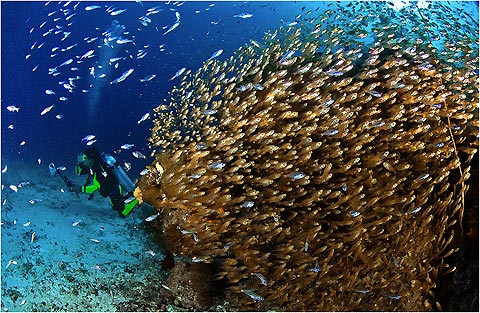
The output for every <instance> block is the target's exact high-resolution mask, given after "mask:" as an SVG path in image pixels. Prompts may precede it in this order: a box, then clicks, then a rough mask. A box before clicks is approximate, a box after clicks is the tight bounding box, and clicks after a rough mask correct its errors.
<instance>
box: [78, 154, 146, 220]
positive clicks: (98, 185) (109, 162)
mask: <svg viewBox="0 0 480 313" xmlns="http://www.w3.org/2000/svg"><path fill="white" fill-rule="evenodd" d="M75 173H76V174H77V175H84V174H88V178H87V183H86V184H85V185H83V186H77V185H72V186H69V187H70V189H71V190H72V191H73V192H75V193H78V192H84V193H88V194H90V197H89V199H91V197H92V196H93V192H94V191H97V190H99V191H100V194H101V195H102V196H103V197H104V198H106V197H109V198H110V204H111V205H112V208H113V209H114V210H115V211H117V212H118V213H119V214H120V216H122V217H126V216H127V215H128V214H129V213H130V212H131V211H132V209H133V208H134V207H135V206H136V205H137V204H138V200H137V199H135V198H133V196H132V193H133V190H134V189H135V185H134V184H133V182H132V181H131V180H130V178H128V176H127V174H126V173H125V172H124V171H123V169H122V168H121V167H120V165H119V164H118V162H117V161H116V160H115V159H114V158H113V157H112V156H111V155H108V154H106V153H102V154H100V153H99V152H98V150H97V148H95V147H90V148H88V149H86V150H85V151H84V152H82V153H80V154H78V157H77V166H76V167H75Z"/></svg>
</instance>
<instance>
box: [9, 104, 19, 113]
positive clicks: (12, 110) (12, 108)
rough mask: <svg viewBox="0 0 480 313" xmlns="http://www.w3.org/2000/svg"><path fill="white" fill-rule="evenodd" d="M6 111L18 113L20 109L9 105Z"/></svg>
mask: <svg viewBox="0 0 480 313" xmlns="http://www.w3.org/2000/svg"><path fill="white" fill-rule="evenodd" d="M7 110H8V111H10V112H18V111H20V108H18V107H16V106H14V105H9V106H7Z"/></svg>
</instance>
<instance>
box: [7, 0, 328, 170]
mask: <svg viewBox="0 0 480 313" xmlns="http://www.w3.org/2000/svg"><path fill="white" fill-rule="evenodd" d="M64 4H65V2H63V3H57V2H50V3H48V4H47V5H45V2H2V30H3V32H2V64H3V65H4V66H2V78H3V79H2V139H3V140H2V153H3V156H4V157H6V158H8V157H15V158H18V159H21V160H25V161H27V162H36V161H37V159H38V158H41V159H42V160H45V161H50V160H57V162H59V161H62V162H68V161H69V160H71V159H72V160H73V159H74V158H75V154H76V153H77V152H79V151H81V150H82V149H83V148H84V147H85V143H84V142H82V141H81V138H83V137H84V136H86V135H88V134H94V135H96V139H97V140H98V141H97V142H96V145H97V146H98V147H99V149H101V150H103V151H109V152H110V153H111V152H112V151H113V150H116V149H119V148H120V146H121V145H122V144H124V143H134V144H135V145H136V147H135V149H136V150H138V151H141V152H142V153H143V154H145V155H148V150H147V142H146V139H147V138H148V137H149V135H150V132H149V127H150V126H151V123H150V121H149V120H147V121H145V122H143V123H141V124H140V125H139V124H137V121H138V120H139V119H140V118H141V117H142V115H143V114H144V113H146V112H150V114H151V115H152V113H153V112H152V109H153V108H155V107H156V106H158V105H159V104H160V103H162V101H163V99H164V98H166V96H167V92H168V91H169V90H170V89H171V88H172V86H173V85H174V84H175V83H176V82H178V81H179V79H180V78H177V79H175V80H173V81H169V79H170V78H171V77H172V76H173V75H174V74H175V73H176V71H177V70H179V69H180V68H182V67H186V68H187V69H191V70H193V71H194V70H196V69H197V68H199V67H200V66H201V65H202V62H204V61H206V60H207V59H208V58H209V57H210V56H211V55H212V54H213V53H214V52H215V51H217V50H219V49H223V50H224V51H223V53H222V54H221V55H220V56H219V57H218V59H219V60H225V59H226V58H228V57H230V56H231V55H232V54H233V52H234V51H235V50H236V49H237V48H238V47H240V46H241V45H243V44H246V43H248V42H249V41H250V39H254V40H257V41H261V39H262V37H263V34H264V32H266V31H267V30H269V29H276V28H278V27H279V26H280V25H282V23H288V22H291V21H294V20H295V16H296V15H297V14H299V13H301V12H302V7H305V8H304V10H308V9H313V10H315V9H316V8H317V7H323V6H325V4H322V3H310V2H309V3H293V2H285V3H284V2H282V3H280V2H254V3H252V2H186V3H183V2H169V3H163V2H142V3H141V4H139V3H136V2H133V1H132V2H115V3H114V2H111V3H108V2H94V3H93V2H92V3H90V2H81V3H80V4H78V5H77V6H76V9H74V8H73V7H74V6H75V5H76V4H77V2H72V3H70V4H68V5H67V6H64ZM91 4H95V5H100V6H101V8H100V9H96V10H91V11H86V10H85V7H87V6H88V5H91ZM110 5H112V6H114V7H115V8H118V9H126V11H125V12H123V13H121V14H119V15H116V16H112V15H110V14H109V13H108V12H107V11H106V9H107V8H108V7H109V6H110ZM152 7H159V8H160V9H161V10H162V11H161V12H159V13H157V14H152V15H149V16H148V17H149V18H150V19H151V23H150V24H149V25H148V26H147V27H145V26H143V25H142V24H141V23H140V22H139V17H141V16H145V14H146V13H147V12H148V11H147V10H148V9H149V8H152ZM60 10H62V11H64V12H61V11H60ZM65 10H69V11H67V12H65ZM196 11H197V12H198V13H196ZM51 12H55V13H53V14H52V15H51V16H48V14H49V13H51ZM175 12H179V13H180V15H181V18H180V21H181V23H180V25H179V26H178V27H177V28H176V29H175V30H173V31H172V32H170V33H168V34H166V35H163V33H164V32H165V31H166V30H167V29H168V27H170V26H171V25H172V24H173V23H174V22H175V20H176V16H175ZM72 13H76V15H75V16H73V17H71V18H70V19H69V20H68V21H67V20H65V18H66V17H67V16H69V15H70V14H72ZM241 13H250V14H253V16H252V17H250V18H245V19H242V18H239V17H234V15H236V14H241ZM56 18H60V19H59V20H58V21H54V19H56ZM114 20H117V21H118V22H119V24H121V25H124V26H125V31H126V32H128V34H127V35H125V36H124V37H125V38H128V39H132V38H134V39H133V40H134V44H133V43H127V44H122V45H116V47H115V48H114V49H111V48H109V47H106V46H105V45H104V43H103V38H104V36H103V35H102V33H103V32H105V31H106V30H107V29H108V28H109V27H110V26H111V24H112V22H113V21H114ZM45 21H46V22H47V23H46V24H45V25H44V26H43V27H42V28H39V27H40V25H41V24H42V23H43V22H45ZM70 22H71V23H72V25H71V26H67V25H68V24H69V23H70ZM56 26H57V27H62V29H60V30H61V31H62V32H60V33H59V34H54V33H53V32H52V33H51V34H48V35H46V36H42V35H43V34H44V33H45V32H47V31H48V30H49V29H54V31H55V30H57V29H58V28H55V27H56ZM165 27H166V28H165ZM32 28H33V31H32V33H30V32H29V31H30V29H32ZM64 31H68V32H71V34H70V35H69V36H68V37H67V38H66V39H65V40H64V41H62V40H61V39H62V38H63V37H64ZM94 37H98V39H97V40H95V41H93V42H91V43H87V42H86V41H85V40H84V39H85V38H87V39H88V38H94ZM35 42H37V44H36V46H35V47H34V49H33V50H31V49H30V48H31V46H32V45H33V44H34V43H35ZM41 43H44V45H43V46H42V47H41V48H40V49H38V46H39V45H40V44H41ZM74 44H77V46H75V47H73V48H72V49H70V50H68V51H64V52H61V49H62V48H63V49H65V48H67V47H68V46H71V45H74ZM147 45H148V48H146V51H148V53H147V55H146V56H145V57H144V58H141V59H137V53H138V50H139V49H144V46H147ZM160 45H163V48H164V51H161V49H160V48H159V46H160ZM54 47H59V49H58V50H57V51H56V53H57V55H56V56H53V57H51V55H52V54H53V53H52V52H51V49H52V48H54ZM91 49H93V50H95V53H94V57H92V58H88V59H85V60H84V62H83V63H80V64H77V60H78V59H79V57H81V56H82V55H83V54H85V53H86V52H87V51H89V50H91ZM114 50H116V51H114ZM28 54H31V56H30V57H29V58H28V59H26V56H27V55H28ZM102 54H103V55H104V54H109V55H108V56H107V59H108V58H109V57H123V58H125V60H121V61H119V66H118V68H114V66H113V65H108V63H107V64H105V61H104V60H102V59H101V58H102V57H103V58H105V57H104V56H102ZM70 58H71V59H73V63H71V64H69V65H65V66H62V67H60V68H59V71H60V72H61V74H60V75H58V76H55V77H54V76H53V75H49V74H48V69H49V68H53V67H56V66H58V65H60V64H61V63H62V62H64V61H66V60H68V59H70ZM102 63H104V64H102ZM37 65H38V68H37V69H36V70H35V71H32V69H33V68H34V67H35V66H37ZM98 65H103V71H102V70H100V69H98V68H96V69H95V75H96V76H98V75H99V74H101V73H102V72H105V73H106V74H107V76H106V77H104V78H96V79H93V78H92V76H91V75H90V73H89V71H90V70H89V68H90V67H92V66H98ZM105 65H106V66H105ZM72 67H77V68H78V71H72V70H70V68H72ZM129 68H133V69H134V72H133V73H132V75H130V76H129V77H128V78H127V79H126V80H125V81H123V82H121V83H119V84H113V85H111V84H110V82H111V81H113V80H114V79H115V78H117V77H119V76H120V75H121V74H122V73H123V72H125V71H126V70H127V69H129ZM150 74H155V75H156V77H155V78H154V79H153V80H151V81H148V82H143V83H141V82H140V79H142V78H144V77H146V76H147V75H150ZM77 75H78V76H80V77H81V78H80V79H78V80H75V81H74V83H75V85H76V88H75V89H74V92H73V93H70V92H69V91H68V90H67V89H65V88H64V87H62V85H60V84H59V82H61V81H66V82H68V78H75V77H76V76H77ZM92 82H93V83H94V84H93V86H92V87H89V84H91V83H92ZM47 89H50V90H53V91H54V92H55V94H54V95H48V94H46V93H45V90H47ZM82 89H86V90H89V91H90V92H89V93H84V92H82ZM60 97H67V98H68V101H65V102H64V101H60V100H59V98H60ZM52 104H54V105H55V107H54V108H53V109H52V110H51V111H50V112H48V113H46V114H45V115H43V116H42V115H40V112H42V110H43V109H44V108H46V107H48V106H50V105H52ZM8 105H15V106H17V107H19V108H20V111H19V112H14V113H12V112H9V111H7V110H6V106H8ZM57 114H61V115H63V116H64V117H63V118H62V119H60V120H58V119H56V118H55V116H56V115H57ZM10 124H12V125H13V126H14V129H13V130H12V129H8V128H7V127H8V126H9V125H10ZM22 141H25V142H26V143H25V145H22V146H20V143H21V142H22ZM120 159H121V161H125V162H133V163H134V164H132V165H133V166H134V168H133V169H135V170H138V169H139V170H141V169H142V167H144V166H145V165H146V164H148V162H147V161H148V160H146V161H144V160H137V159H135V158H133V156H132V155H131V153H130V151H124V152H123V153H122V154H121V155H120ZM137 172H138V171H137Z"/></svg>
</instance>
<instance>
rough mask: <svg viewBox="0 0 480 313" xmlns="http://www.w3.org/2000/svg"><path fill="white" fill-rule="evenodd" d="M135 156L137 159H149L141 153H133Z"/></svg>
mask: <svg viewBox="0 0 480 313" xmlns="http://www.w3.org/2000/svg"><path fill="white" fill-rule="evenodd" d="M132 154H133V156H134V157H136V158H137V159H146V158H147V157H146V156H144V155H143V154H142V153H141V152H140V151H133V152H132Z"/></svg>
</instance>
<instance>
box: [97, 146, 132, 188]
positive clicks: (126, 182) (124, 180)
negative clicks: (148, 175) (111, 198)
mask: <svg viewBox="0 0 480 313" xmlns="http://www.w3.org/2000/svg"><path fill="white" fill-rule="evenodd" d="M102 159H103V161H105V162H106V163H107V164H108V165H110V166H111V167H113V171H114V172H115V175H116V176H117V179H118V182H119V183H120V185H121V186H122V188H123V191H124V194H126V193H129V192H132V191H133V190H134V189H135V185H134V184H133V182H132V180H131V179H130V178H129V177H128V175H127V173H125V171H124V170H123V168H122V167H121V166H120V165H119V164H118V162H117V160H115V158H114V157H113V156H111V155H109V154H106V153H105V152H103V153H102Z"/></svg>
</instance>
